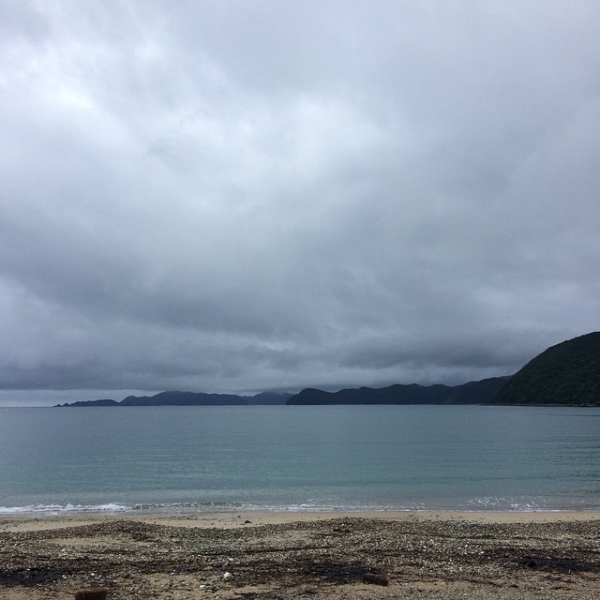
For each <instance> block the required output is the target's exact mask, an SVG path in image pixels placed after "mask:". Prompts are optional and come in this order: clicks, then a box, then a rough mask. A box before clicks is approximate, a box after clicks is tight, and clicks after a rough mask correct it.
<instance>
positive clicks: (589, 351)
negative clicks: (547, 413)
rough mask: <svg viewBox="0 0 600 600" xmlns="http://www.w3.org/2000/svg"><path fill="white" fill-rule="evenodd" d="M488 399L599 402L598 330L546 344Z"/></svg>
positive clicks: (599, 358) (507, 402)
mask: <svg viewBox="0 0 600 600" xmlns="http://www.w3.org/2000/svg"><path fill="white" fill-rule="evenodd" d="M491 402H492V403H493V404H566V405H589V406H600V332H595V333H588V334H587V335H582V336H580V337H576V338H574V339H572V340H568V341H566V342H562V343H560V344H557V345H556V346H552V347H550V348H548V349H547V350H545V351H544V352H542V353H541V354H539V355H538V356H536V357H535V358H534V359H533V360H531V361H530V362H529V363H527V364H526V365H525V366H524V367H523V368H522V369H521V370H520V371H518V372H517V373H516V374H515V375H513V376H512V378H511V379H510V380H509V381H508V382H507V383H506V385H504V386H503V387H502V388H500V389H499V390H498V392H497V393H496V394H495V395H494V396H493V397H492V401H491Z"/></svg>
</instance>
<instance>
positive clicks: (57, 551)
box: [0, 511, 600, 600]
mask: <svg viewBox="0 0 600 600" xmlns="http://www.w3.org/2000/svg"><path fill="white" fill-rule="evenodd" d="M599 540H600V511H559V512H542V511H540V512H533V511H532V512H513V511H507V512H488V511H479V512H460V511H450V512H444V511H417V512H341V511H340V512H308V511H306V512H302V511H286V512H229V513H196V514H186V515H182V514H171V515H168V514H166V515H165V514H135V515H132V514H131V513H113V514H99V513H96V514H59V515H53V516H49V515H43V516H37V517H34V518H31V517H30V516H26V515H2V516H0V565H1V566H2V567H1V569H0V598H2V599H6V600H25V598H27V599H30V600H60V599H67V598H74V595H75V591H76V590H77V589H80V588H84V587H97V586H100V587H104V588H106V589H107V590H108V596H107V598H108V600H135V599H140V600H141V599H142V598H157V599H160V600H174V599H175V598H177V599H179V600H199V599H203V598H214V599H216V600H234V599H242V600H243V599H252V600H263V599H264V600H267V599H273V598H281V599H282V600H285V599H288V600H295V599H299V598H301V597H306V596H310V597H311V598H314V599H315V600H316V599H318V598H325V597H327V598H329V599H330V600H338V599H339V600H342V598H357V599H362V598H365V599H366V598H398V597H402V598H404V597H406V598H415V599H432V600H433V599H435V600H439V599H450V598H452V599H455V598H473V599H475V600H477V599H479V600H490V599H492V598H494V599H498V598H503V599H515V600H517V599H519V600H522V599H536V600H537V599H540V600H541V599H542V598H544V599H563V598H564V599H566V598H569V599H575V600H580V599H581V600H583V599H584V598H585V599H588V598H592V597H597V596H598V595H599V594H600V541H599ZM368 577H371V578H372V579H373V578H375V579H377V578H378V581H379V583H383V582H385V585H378V584H377V583H373V582H372V581H371V582H370V581H369V580H368Z"/></svg>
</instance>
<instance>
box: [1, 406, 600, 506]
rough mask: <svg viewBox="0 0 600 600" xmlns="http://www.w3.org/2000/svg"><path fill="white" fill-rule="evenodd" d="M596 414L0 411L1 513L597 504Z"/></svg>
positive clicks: (364, 409)
mask: <svg viewBox="0 0 600 600" xmlns="http://www.w3.org/2000/svg"><path fill="white" fill-rule="evenodd" d="M599 417H600V410H597V409H589V408H537V407H536V408H522V407H482V406H315V407H309V406H251V407H244V406H234V407H119V408H102V407H98V408H67V409H60V408H15V409H10V408H5V409H0V512H3V513H19V512H48V513H55V512H63V511H86V510H107V511H131V510H138V511H139V510H151V511H157V512H160V511H168V512H177V511H181V512H189V511H192V512H193V511H214V510H224V511H226V510H255V509H256V510H338V509H339V510H415V509H416V510H426V509H431V510H436V509H440V510H441V509H447V510H541V509H545V510H567V509H569V510H573V509H578V510H592V509H600V418H599Z"/></svg>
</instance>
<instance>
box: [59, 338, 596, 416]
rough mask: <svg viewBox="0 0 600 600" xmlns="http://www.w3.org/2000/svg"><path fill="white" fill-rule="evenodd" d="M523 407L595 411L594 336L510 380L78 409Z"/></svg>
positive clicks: (159, 397)
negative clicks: (572, 407) (592, 408)
mask: <svg viewBox="0 0 600 600" xmlns="http://www.w3.org/2000/svg"><path fill="white" fill-rule="evenodd" d="M488 403H491V404H529V405H543V404H555V405H586V406H600V332H595V333H589V334H587V335H583V336H580V337H577V338H574V339H572V340H567V341H566V342H562V343H560V344H557V345H556V346H552V347H550V348H548V349H547V350H545V351H544V352H542V353H541V354H539V355H538V356H536V357H535V358H534V359H533V360H532V361H530V362H529V363H527V364H526V365H525V366H524V367H523V368H522V369H521V370H520V371H518V372H517V373H516V374H515V375H513V376H507V377H492V378H490V379H483V380H481V381H471V382H469V383H464V384H462V385H455V386H448V385H441V384H437V385H428V386H423V385H418V384H414V383H413V384H409V385H404V384H395V385H390V386H388V387H384V388H369V387H361V388H349V389H343V390H340V391H338V392H326V391H323V390H319V389H314V388H305V389H303V390H302V391H301V392H300V393H298V394H288V393H277V392H263V393H261V394H256V395H255V396H238V395H236V394H205V393H195V392H161V393H159V394H156V395H155V396H128V397H127V398H125V399H124V400H121V401H120V402H117V401H116V400H110V399H102V400H84V401H80V402H72V403H70V404H69V403H66V404H62V405H61V404H58V405H57V406H59V407H80V406H240V405H242V406H252V405H278V404H280V405H282V404H288V405H312V406H314V405H322V404H488Z"/></svg>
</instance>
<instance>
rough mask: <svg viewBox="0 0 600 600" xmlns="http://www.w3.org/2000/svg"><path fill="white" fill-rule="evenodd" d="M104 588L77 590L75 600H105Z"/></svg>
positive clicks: (105, 590)
mask: <svg viewBox="0 0 600 600" xmlns="http://www.w3.org/2000/svg"><path fill="white" fill-rule="evenodd" d="M107 591H108V590H107V589H106V588H85V589H81V590H77V592H76V594H75V600H106V593H107Z"/></svg>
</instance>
